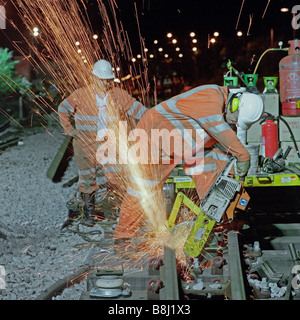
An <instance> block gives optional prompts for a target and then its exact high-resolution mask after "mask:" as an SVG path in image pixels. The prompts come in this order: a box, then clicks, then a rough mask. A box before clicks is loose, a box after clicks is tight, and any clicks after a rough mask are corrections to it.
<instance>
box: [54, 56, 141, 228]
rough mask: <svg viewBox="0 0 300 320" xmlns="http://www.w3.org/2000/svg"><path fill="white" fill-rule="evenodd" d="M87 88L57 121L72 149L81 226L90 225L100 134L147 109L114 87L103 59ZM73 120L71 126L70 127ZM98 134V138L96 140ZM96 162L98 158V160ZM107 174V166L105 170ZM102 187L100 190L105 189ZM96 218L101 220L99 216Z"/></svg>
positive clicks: (72, 98) (69, 102)
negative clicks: (81, 203)
mask: <svg viewBox="0 0 300 320" xmlns="http://www.w3.org/2000/svg"><path fill="white" fill-rule="evenodd" d="M91 78H92V81H91V84H90V85H87V86H85V87H82V88H80V89H77V90H76V91H74V92H73V93H72V94H71V95H70V96H69V97H67V98H66V99H64V100H63V101H62V102H61V104H60V105H59V107H58V114H59V118H60V122H61V124H62V126H63V128H64V131H65V133H66V134H67V135H71V136H72V137H73V148H74V155H75V159H76V163H77V166H78V169H79V171H78V173H79V181H78V184H79V189H80V192H81V195H82V199H83V213H84V216H85V224H86V225H88V226H93V225H94V223H95V222H94V220H95V219H94V218H95V215H96V212H95V192H96V191H97V190H98V189H99V186H98V185H97V183H96V173H97V170H99V169H101V168H100V166H99V165H98V161H97V159H96V153H97V148H98V143H97V140H99V141H101V139H102V136H99V133H100V132H101V135H103V132H105V130H106V129H107V128H110V127H111V126H114V125H115V124H116V123H117V122H119V121H121V120H123V121H126V120H127V119H129V118H128V116H129V117H130V118H133V119H135V120H139V119H140V118H141V117H142V115H143V113H144V112H145V111H146V110H147V109H146V108H145V107H144V106H143V105H142V104H141V103H140V102H138V101H137V100H136V99H135V98H133V97H132V96H130V95H129V94H128V93H127V92H126V91H125V90H123V89H121V88H117V87H115V86H114V78H115V75H114V72H113V70H112V66H111V64H110V63H109V62H108V61H106V60H99V61H97V62H96V63H95V64H94V67H93V70H92V75H91ZM72 118H74V122H75V125H73V121H72ZM97 132H98V137H97ZM98 160H99V159H98ZM106 170H107V171H109V167H107V168H106ZM105 185H106V184H104V185H103V186H102V187H105ZM98 218H101V214H100V217H99V214H98ZM102 218H103V214H102Z"/></svg>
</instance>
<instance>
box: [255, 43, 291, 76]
mask: <svg viewBox="0 0 300 320" xmlns="http://www.w3.org/2000/svg"><path fill="white" fill-rule="evenodd" d="M287 50H288V49H287V48H281V47H279V48H269V49H267V50H266V51H264V52H263V54H262V55H261V56H260V58H259V59H258V61H257V64H256V66H255V69H254V71H253V74H256V71H257V69H258V66H259V64H260V62H261V59H262V58H263V57H264V55H265V54H266V53H267V52H269V51H287Z"/></svg>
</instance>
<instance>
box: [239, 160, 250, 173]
mask: <svg viewBox="0 0 300 320" xmlns="http://www.w3.org/2000/svg"><path fill="white" fill-rule="evenodd" d="M249 168H250V160H247V161H237V162H236V171H237V175H238V176H239V177H244V176H245V175H246V174H247V172H248V170H249Z"/></svg>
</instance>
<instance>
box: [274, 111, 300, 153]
mask: <svg viewBox="0 0 300 320" xmlns="http://www.w3.org/2000/svg"><path fill="white" fill-rule="evenodd" d="M278 117H279V119H280V120H281V121H282V122H283V123H284V124H285V125H286V127H287V128H288V130H289V132H290V134H291V139H292V141H293V143H294V146H295V149H296V152H297V155H298V158H300V152H299V149H298V145H297V142H296V139H295V136H294V133H293V131H292V129H291V127H290V125H289V124H288V123H287V121H286V120H285V119H284V118H283V117H282V116H280V115H279V116H278Z"/></svg>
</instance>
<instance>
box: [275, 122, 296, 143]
mask: <svg viewBox="0 0 300 320" xmlns="http://www.w3.org/2000/svg"><path fill="white" fill-rule="evenodd" d="M283 119H284V120H285V121H286V122H287V123H288V125H289V126H290V127H291V130H292V131H293V134H294V137H295V139H296V141H300V117H283ZM279 140H280V141H292V139H291V134H290V132H289V130H288V128H287V126H286V125H285V123H284V122H283V121H282V120H279Z"/></svg>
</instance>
